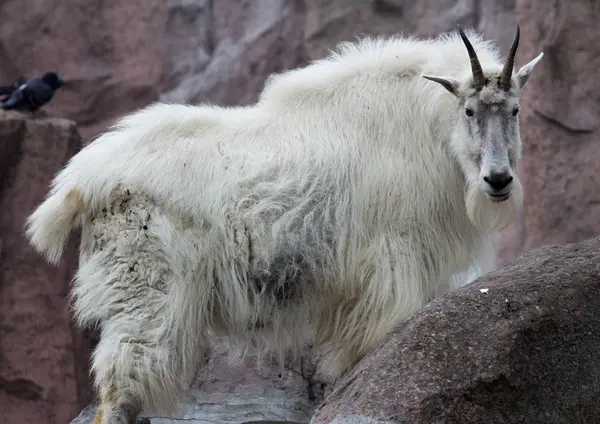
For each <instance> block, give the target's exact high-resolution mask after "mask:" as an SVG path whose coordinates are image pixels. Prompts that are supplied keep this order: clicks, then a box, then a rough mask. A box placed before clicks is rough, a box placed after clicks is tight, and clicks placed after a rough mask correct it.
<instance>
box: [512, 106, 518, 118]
mask: <svg viewBox="0 0 600 424" xmlns="http://www.w3.org/2000/svg"><path fill="white" fill-rule="evenodd" d="M518 113H519V108H518V107H516V108H514V109H513V111H512V115H513V116H517V114H518Z"/></svg>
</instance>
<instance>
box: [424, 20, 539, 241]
mask: <svg viewBox="0 0 600 424" xmlns="http://www.w3.org/2000/svg"><path fill="white" fill-rule="evenodd" d="M459 31H460V35H461V37H462V39H463V42H464V43H465V46H466V47H467V52H468V54H469V57H470V59H471V74H470V75H469V76H468V77H467V78H465V79H464V80H458V79H455V78H452V77H445V76H433V75H424V76H423V77H424V78H425V79H428V80H430V81H434V82H437V83H439V84H441V85H442V86H443V87H444V88H445V89H446V90H448V91H449V92H450V93H452V94H453V95H454V96H456V98H457V99H458V116H457V119H456V125H455V127H454V129H453V132H452V137H451V140H452V142H451V148H452V150H453V152H454V154H455V155H456V157H457V158H458V162H459V164H460V167H461V168H462V171H463V173H464V176H465V179H466V182H467V192H466V200H465V201H466V207H467V213H468V214H469V218H470V219H471V221H472V222H473V223H474V224H475V225H476V226H478V227H480V228H482V229H486V230H495V231H499V230H501V229H503V228H504V227H506V226H507V225H508V224H510V222H511V221H512V220H513V219H514V218H515V216H516V214H517V213H518V211H519V209H520V206H521V204H522V201H523V190H522V186H521V183H520V181H519V177H518V175H517V172H516V165H517V161H518V159H519V158H520V155H521V138H520V132H519V99H520V90H521V89H522V88H523V87H524V86H525V84H526V83H527V81H528V79H529V76H530V75H531V72H532V71H533V68H534V66H535V65H536V63H537V62H538V61H539V60H540V59H541V58H542V57H543V53H541V54H540V55H538V56H537V57H536V58H535V59H533V60H532V61H531V62H529V63H528V64H526V65H524V66H523V67H522V68H521V69H520V70H519V71H518V72H517V73H516V74H515V75H513V65H514V57H515V53H516V50H517V46H518V43H519V27H518V26H517V32H516V35H515V38H514V41H513V45H512V47H511V50H510V53H509V55H508V57H507V59H506V62H505V64H504V67H503V69H502V71H499V70H498V72H488V73H487V74H484V72H483V70H482V67H481V65H480V63H479V59H478V58H477V55H476V53H475V50H474V49H473V47H472V45H471V43H470V42H469V40H468V38H467V37H466V35H465V34H464V32H463V31H462V30H459Z"/></svg>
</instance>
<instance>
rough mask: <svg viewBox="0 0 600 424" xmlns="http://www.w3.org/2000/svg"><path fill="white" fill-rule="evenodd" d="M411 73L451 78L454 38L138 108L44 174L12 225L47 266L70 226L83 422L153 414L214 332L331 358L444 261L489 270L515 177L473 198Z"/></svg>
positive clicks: (418, 294) (457, 52)
mask: <svg viewBox="0 0 600 424" xmlns="http://www.w3.org/2000/svg"><path fill="white" fill-rule="evenodd" d="M468 35H469V38H470V40H471V42H472V43H473V45H474V47H475V49H476V51H477V54H478V56H479V59H480V61H481V63H482V66H483V70H484V72H488V71H490V72H499V70H500V69H501V68H502V65H503V62H502V59H501V57H500V55H499V54H498V53H497V52H496V50H495V49H494V47H493V45H492V44H490V43H488V42H484V41H483V40H482V39H481V37H480V36H479V35H477V34H474V33H472V32H470V33H468ZM424 73H430V74H439V75H448V76H452V77H455V78H457V79H460V80H461V81H462V80H465V79H468V78H469V76H470V68H469V58H468V56H467V54H466V50H465V46H464V44H463V42H462V41H461V39H460V38H459V37H458V36H457V35H456V34H447V35H444V36H441V37H439V38H438V39H435V40H417V39H413V38H401V37H396V38H392V39H364V40H361V41H359V42H357V43H344V44H342V45H341V46H340V47H339V49H338V50H337V51H336V52H334V53H332V54H331V55H330V56H329V57H328V58H326V59H323V60H319V61H316V62H314V63H312V64H310V65H309V66H307V67H305V68H302V69H296V70H291V71H288V72H284V73H282V74H280V75H276V76H272V77H271V78H270V79H269V80H268V81H267V84H266V86H265V88H264V90H263V92H262V94H261V96H260V99H259V101H258V102H257V103H256V104H254V105H251V106H247V107H229V108H224V107H216V106H209V105H200V106H188V105H174V104H171V105H169V104H155V105H152V106H150V107H147V108H145V109H143V110H141V111H138V112H137V113H134V114H132V115H130V116H127V117H125V118H124V119H122V120H121V121H120V122H119V123H118V124H117V125H116V126H115V127H114V128H112V129H111V130H110V131H108V132H107V133H105V134H103V135H102V136H100V137H99V138H98V139H96V140H95V141H93V142H92V143H90V144H89V145H88V146H86V147H85V148H84V149H82V150H81V151H80V152H79V153H78V154H77V155H76V156H74V157H73V158H72V159H71V160H70V162H69V163H68V165H67V166H66V167H65V168H64V169H63V170H61V171H60V173H58V175H57V176H56V178H55V179H54V181H53V184H52V187H51V190H50V193H49V195H48V198H47V199H46V200H45V201H44V203H42V204H41V205H40V206H39V207H38V208H37V210H36V211H35V212H34V213H33V214H32V215H31V216H30V217H29V219H28V228H27V235H28V237H29V238H30V240H31V242H32V244H33V245H34V246H35V247H36V249H37V250H38V251H40V252H42V253H43V254H45V255H46V257H47V258H48V260H50V261H51V262H57V261H58V260H59V258H60V256H61V253H62V249H63V245H64V243H65V241H66V239H67V237H68V234H69V232H70V231H71V230H72V228H74V227H77V226H82V231H83V239H82V243H81V261H80V267H79V270H78V273H77V276H76V279H75V287H74V291H73V300H74V311H75V315H76V317H77V320H78V323H79V324H80V325H89V324H94V323H100V325H101V329H102V334H101V341H100V343H99V345H98V348H97V350H96V352H95V354H94V358H93V365H92V369H93V371H94V375H95V379H96V384H97V386H98V388H99V390H100V391H101V393H102V398H103V407H104V412H103V414H104V418H103V419H104V420H105V421H103V422H106V423H112V422H113V421H111V418H110V416H111V414H117V412H115V411H118V410H119V408H125V406H127V407H131V408H133V410H134V411H135V410H138V409H140V408H145V409H152V410H158V411H162V412H164V411H169V410H173V408H175V407H176V406H177V403H178V401H179V400H181V399H182V396H183V393H184V391H185V390H186V387H187V385H188V384H189V382H190V381H191V379H192V378H193V376H194V373H195V371H196V367H197V365H198V363H199V362H200V361H201V356H202V354H203V353H204V352H205V349H206V347H207V346H208V344H207V343H208V340H209V339H211V338H214V337H219V338H220V340H225V341H227V342H228V343H231V344H232V345H236V346H238V347H240V348H241V349H242V350H244V349H246V348H248V347H249V346H253V347H254V348H256V349H257V350H258V351H259V352H265V351H271V350H272V351H275V352H277V353H279V354H280V356H282V357H283V356H284V355H286V354H287V353H289V351H291V352H292V353H293V352H295V351H297V349H298V348H299V346H301V345H303V344H304V343H306V342H312V343H315V344H316V345H317V346H320V347H324V348H327V351H328V352H329V353H330V362H328V363H330V364H336V366H337V367H338V368H339V370H344V369H347V368H348V367H351V366H353V365H354V364H355V363H356V362H357V361H358V360H359V359H360V358H361V357H362V356H363V355H364V354H365V353H366V352H368V350H369V349H370V348H371V347H372V346H373V345H374V344H375V343H377V342H378V341H379V340H380V339H381V337H382V336H384V335H385V334H386V333H387V332H388V331H389V330H391V329H392V328H393V327H394V326H396V325H397V324H399V323H400V322H402V321H403V320H405V319H406V318H407V317H408V316H410V315H411V314H412V313H413V312H415V311H416V310H417V309H419V308H420V307H422V306H423V305H424V304H425V303H426V302H428V301H429V300H431V299H432V298H434V297H436V296H439V295H440V294H442V293H444V292H446V291H447V290H449V287H450V283H451V282H453V284H454V285H455V284H456V281H457V278H466V277H465V275H466V274H462V273H463V272H465V271H467V270H469V269H477V272H476V274H475V275H473V276H471V277H470V278H473V277H474V276H476V275H478V274H482V273H485V272H486V271H488V270H489V269H491V268H492V267H493V266H494V265H493V254H491V255H490V243H492V238H493V236H494V234H495V232H496V231H498V230H500V229H502V228H503V227H504V226H506V225H507V224H508V223H509V222H510V221H511V220H512V219H513V218H514V217H515V216H516V213H517V211H518V209H519V206H520V203H521V200H522V195H521V193H520V190H521V189H520V184H519V183H518V178H517V177H516V174H515V180H516V181H515V190H514V192H515V195H513V196H512V197H511V199H510V200H508V201H506V202H503V203H498V204H493V203H491V202H490V201H489V200H487V198H486V197H485V196H483V195H482V194H481V193H480V192H479V191H478V190H477V189H476V183H475V182H473V181H470V178H471V176H469V175H466V174H465V170H464V169H463V167H461V162H460V161H461V158H460V155H459V154H458V153H457V152H456V151H455V150H454V147H455V146H456V145H457V143H458V144H460V142H461V140H460V139H456V137H455V138H453V137H452V132H451V130H452V128H453V127H454V125H455V122H456V120H457V114H458V113H461V112H460V107H459V105H458V103H457V101H456V99H455V98H454V97H453V96H451V95H450V94H449V93H447V92H446V91H445V90H444V89H443V88H441V87H440V86H439V85H437V84H435V83H432V82H430V81H427V80H425V79H424V78H422V75H423V74H424ZM519 143H520V140H519ZM519 148H520V144H519ZM484 217H485V219H484ZM488 218H489V219H490V221H489V222H484V221H486V220H487V219H488ZM493 221H495V222H493ZM470 267H472V268H470ZM457 276H462V277H457ZM133 413H135V412H133ZM99 419H100V418H99ZM115 422H116V421H115Z"/></svg>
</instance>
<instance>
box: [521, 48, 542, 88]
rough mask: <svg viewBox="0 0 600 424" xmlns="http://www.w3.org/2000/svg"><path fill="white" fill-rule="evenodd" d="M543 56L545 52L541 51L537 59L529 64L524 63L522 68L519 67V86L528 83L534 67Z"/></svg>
mask: <svg viewBox="0 0 600 424" xmlns="http://www.w3.org/2000/svg"><path fill="white" fill-rule="evenodd" d="M543 57H544V53H540V54H539V55H537V57H536V58H535V59H533V60H532V61H531V62H529V63H528V64H526V65H523V66H522V67H521V69H519V72H517V82H518V83H519V88H523V87H525V84H527V81H528V80H529V77H530V76H531V73H532V72H533V68H534V67H535V65H536V64H537V63H538V62H539V61H540V60H542V58H543Z"/></svg>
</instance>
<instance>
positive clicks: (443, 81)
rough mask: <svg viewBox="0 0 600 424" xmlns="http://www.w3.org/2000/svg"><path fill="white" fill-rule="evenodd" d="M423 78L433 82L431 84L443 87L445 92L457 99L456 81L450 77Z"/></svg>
mask: <svg viewBox="0 0 600 424" xmlns="http://www.w3.org/2000/svg"><path fill="white" fill-rule="evenodd" d="M423 78H425V79H427V80H429V81H433V82H437V83H438V84H440V85H441V86H442V87H444V88H445V89H446V90H448V91H449V92H450V93H452V94H454V95H455V96H456V97H458V85H459V84H458V81H457V80H455V79H454V78H452V77H436V76H434V75H423Z"/></svg>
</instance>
